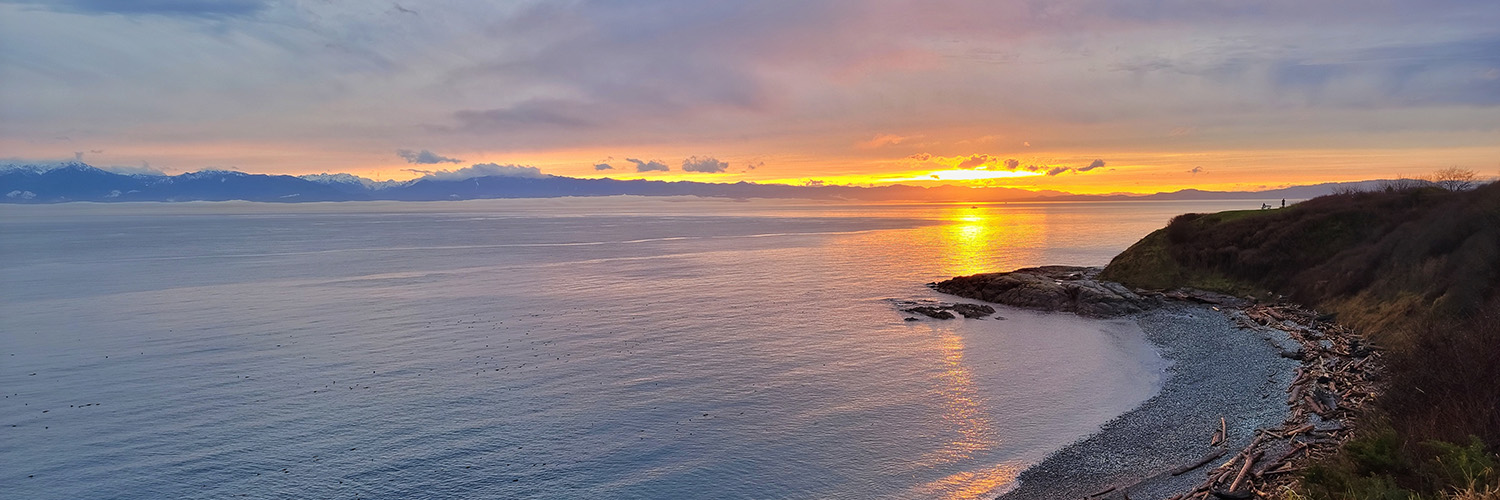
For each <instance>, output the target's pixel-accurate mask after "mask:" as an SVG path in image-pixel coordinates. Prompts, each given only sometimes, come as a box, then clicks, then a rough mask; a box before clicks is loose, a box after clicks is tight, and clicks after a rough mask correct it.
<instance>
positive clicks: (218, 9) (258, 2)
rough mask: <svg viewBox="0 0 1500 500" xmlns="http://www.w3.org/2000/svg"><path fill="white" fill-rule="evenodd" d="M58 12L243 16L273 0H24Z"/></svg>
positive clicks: (262, 8) (254, 12)
mask: <svg viewBox="0 0 1500 500" xmlns="http://www.w3.org/2000/svg"><path fill="white" fill-rule="evenodd" d="M15 3H26V4H32V5H39V6H41V7H43V8H46V9H49V10H54V11H58V12H71V13H77V14H119V15H156V16H177V17H204V18H215V17H241V16H250V15H254V14H257V13H260V12H261V11H263V10H265V9H266V7H268V6H269V4H270V2H269V0H48V1H22V2H15Z"/></svg>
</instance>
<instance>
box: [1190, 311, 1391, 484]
mask: <svg viewBox="0 0 1500 500" xmlns="http://www.w3.org/2000/svg"><path fill="white" fill-rule="evenodd" d="M1226 314H1228V315H1229V316H1230V318H1231V319H1232V320H1234V321H1235V322H1236V323H1238V324H1239V325H1240V327H1242V328H1247V329H1252V330H1260V331H1266V330H1280V331H1283V332H1286V334H1287V336H1288V337H1289V338H1291V339H1292V340H1293V341H1295V342H1297V343H1298V344H1299V345H1300V346H1301V347H1300V349H1299V350H1297V351H1295V352H1294V353H1295V355H1288V356H1286V357H1288V358H1290V359H1296V360H1299V361H1301V363H1302V366H1300V367H1298V368H1297V369H1296V370H1295V371H1294V372H1293V374H1292V382H1291V383H1290V384H1289V385H1288V387H1287V388H1286V392H1287V399H1286V403H1287V405H1288V406H1289V407H1290V408H1289V411H1288V416H1287V418H1286V420H1285V421H1284V422H1282V424H1281V425H1280V427H1276V428H1266V429H1257V430H1256V434H1255V437H1254V439H1252V440H1251V441H1250V444H1249V445H1247V446H1246V447H1245V448H1244V449H1242V450H1240V451H1239V452H1237V453H1235V454H1234V455H1233V456H1231V457H1230V458H1229V460H1228V461H1226V462H1224V463H1222V464H1219V465H1218V466H1217V467H1214V468H1212V469H1209V470H1208V471H1207V472H1205V473H1204V480H1203V482H1201V483H1199V484H1198V485H1197V486H1196V487H1194V488H1193V489H1192V490H1191V491H1188V492H1185V493H1181V494H1179V495H1177V496H1174V497H1172V498H1173V499H1176V500H1189V499H1192V500H1202V499H1207V498H1227V499H1240V498H1266V494H1265V492H1267V491H1274V490H1275V487H1276V486H1279V485H1283V484H1287V483H1289V482H1291V481H1293V480H1294V478H1293V477H1292V475H1291V473H1293V472H1297V471H1301V470H1303V469H1304V468H1305V466H1306V464H1307V463H1308V462H1309V461H1311V460H1314V459H1317V458H1319V457H1322V456H1327V455H1329V454H1331V453H1332V452H1333V451H1334V450H1336V449H1338V447H1339V446H1340V445H1342V444H1343V443H1344V442H1345V441H1346V440H1347V439H1348V438H1349V435H1350V431H1349V428H1348V427H1347V426H1346V425H1345V424H1344V423H1343V421H1345V420H1347V419H1349V418H1351V417H1353V416H1354V415H1357V414H1358V413H1359V412H1360V410H1361V409H1362V408H1364V406H1365V405H1367V404H1368V403H1369V402H1370V401H1371V400H1373V399H1374V398H1375V397H1377V396H1378V395H1379V393H1380V387H1379V386H1378V385H1377V384H1376V383H1375V381H1374V380H1375V378H1376V377H1375V376H1374V374H1375V373H1376V372H1378V371H1379V370H1381V369H1382V368H1383V366H1382V364H1381V362H1380V358H1381V353H1380V352H1379V351H1378V350H1374V349H1372V348H1371V347H1370V345H1369V344H1368V343H1367V342H1366V341H1365V340H1364V339H1363V338H1361V337H1360V336H1359V335H1357V334H1356V333H1355V332H1353V331H1351V330H1349V329H1348V328H1346V327H1344V326H1342V325H1338V324H1335V323H1330V322H1328V321H1325V319H1326V317H1325V316H1322V315H1320V314H1318V313H1317V312H1316V311H1311V310H1308V309H1304V308H1302V307H1300V306H1297V305H1291V304H1276V305H1252V306H1248V307H1244V308H1240V309H1237V310H1229V311H1226ZM1315 416H1316V418H1315ZM1228 441H1229V433H1228V425H1227V423H1226V422H1225V421H1224V420H1223V419H1222V418H1221V419H1220V420H1219V429H1217V430H1215V431H1214V435H1213V439H1212V440H1211V445H1212V446H1218V445H1222V444H1224V443H1227V442H1228ZM1282 450H1285V451H1282ZM1226 453H1227V451H1225V450H1219V451H1218V452H1216V453H1210V454H1209V455H1206V456H1205V457H1204V458H1203V459H1202V460H1200V461H1199V462H1196V463H1194V464H1191V465H1188V466H1183V467H1180V468H1178V469H1175V470H1173V471H1172V475H1174V476H1177V475H1182V474H1186V473H1188V472H1191V471H1193V470H1197V469H1199V468H1200V467H1203V466H1204V465H1207V464H1208V463H1210V462H1213V461H1214V460H1217V459H1219V458H1220V457H1222V456H1223V455H1225V454H1226ZM1267 453H1274V455H1273V456H1275V457H1276V458H1275V459H1274V460H1264V461H1263V460H1261V459H1262V458H1263V457H1265V455H1266V454H1267Z"/></svg>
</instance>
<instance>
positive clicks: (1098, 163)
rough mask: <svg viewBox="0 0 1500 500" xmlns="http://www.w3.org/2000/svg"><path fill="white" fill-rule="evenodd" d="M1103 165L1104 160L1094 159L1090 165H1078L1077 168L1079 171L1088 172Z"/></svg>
mask: <svg viewBox="0 0 1500 500" xmlns="http://www.w3.org/2000/svg"><path fill="white" fill-rule="evenodd" d="M1103 166H1104V160H1094V161H1092V162H1089V165H1088V166H1087V167H1078V168H1077V169H1076V170H1078V171H1079V172H1088V171H1090V170H1093V169H1096V168H1099V167H1103Z"/></svg>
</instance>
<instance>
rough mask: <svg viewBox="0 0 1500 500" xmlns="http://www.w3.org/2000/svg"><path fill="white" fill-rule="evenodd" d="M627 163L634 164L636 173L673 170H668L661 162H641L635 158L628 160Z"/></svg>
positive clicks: (669, 169)
mask: <svg viewBox="0 0 1500 500" xmlns="http://www.w3.org/2000/svg"><path fill="white" fill-rule="evenodd" d="M625 161H628V162H630V163H634V164H635V171H636V172H668V171H671V170H672V169H671V168H667V164H665V163H662V162H661V161H659V160H651V161H640V160H637V159H635V158H626V159H625Z"/></svg>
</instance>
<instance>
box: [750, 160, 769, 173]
mask: <svg viewBox="0 0 1500 500" xmlns="http://www.w3.org/2000/svg"><path fill="white" fill-rule="evenodd" d="M764 166H766V162H763V161H758V162H755V163H746V164H745V171H746V172H749V171H751V170H755V169H757V168H760V167H764Z"/></svg>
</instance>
